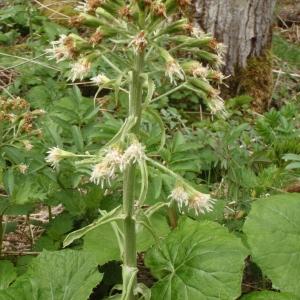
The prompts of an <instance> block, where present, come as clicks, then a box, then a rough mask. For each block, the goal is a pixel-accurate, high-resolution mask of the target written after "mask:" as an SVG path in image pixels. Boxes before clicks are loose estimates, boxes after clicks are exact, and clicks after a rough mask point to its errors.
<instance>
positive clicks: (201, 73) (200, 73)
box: [192, 63, 209, 79]
mask: <svg viewBox="0 0 300 300" xmlns="http://www.w3.org/2000/svg"><path fill="white" fill-rule="evenodd" d="M208 72H209V70H208V69H207V68H206V67H204V66H203V65H202V64H201V63H199V64H197V65H195V68H194V69H193V70H192V73H193V76H194V77H201V78H202V79H206V77H207V75H208Z"/></svg>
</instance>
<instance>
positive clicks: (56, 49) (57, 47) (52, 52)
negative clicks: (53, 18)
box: [45, 34, 74, 62]
mask: <svg viewBox="0 0 300 300" xmlns="http://www.w3.org/2000/svg"><path fill="white" fill-rule="evenodd" d="M69 41H70V38H69V37H68V36H66V35H65V34H62V35H60V38H59V39H58V40H57V41H53V42H51V45H52V48H50V49H46V50H45V52H46V53H47V54H48V56H47V58H48V59H56V61H57V62H60V61H63V60H66V59H71V58H72V57H73V54H74V52H73V47H72V46H70V44H69Z"/></svg>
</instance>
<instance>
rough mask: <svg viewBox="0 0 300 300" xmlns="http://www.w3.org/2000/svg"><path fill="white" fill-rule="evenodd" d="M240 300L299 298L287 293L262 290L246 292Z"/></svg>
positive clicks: (290, 299) (286, 299)
mask: <svg viewBox="0 0 300 300" xmlns="http://www.w3.org/2000/svg"><path fill="white" fill-rule="evenodd" d="M241 300H299V298H298V297H296V296H294V295H291V294H287V293H276V292H270V291H263V292H254V293H250V294H247V295H245V296H243V297H242V298H241Z"/></svg>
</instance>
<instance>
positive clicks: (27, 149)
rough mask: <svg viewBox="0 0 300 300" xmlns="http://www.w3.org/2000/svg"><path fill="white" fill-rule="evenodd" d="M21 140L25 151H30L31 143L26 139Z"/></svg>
mask: <svg viewBox="0 0 300 300" xmlns="http://www.w3.org/2000/svg"><path fill="white" fill-rule="evenodd" d="M22 142H23V145H24V148H25V150H26V151H30V150H31V149H32V148H33V145H32V144H31V143H30V142H29V141H28V140H25V141H22Z"/></svg>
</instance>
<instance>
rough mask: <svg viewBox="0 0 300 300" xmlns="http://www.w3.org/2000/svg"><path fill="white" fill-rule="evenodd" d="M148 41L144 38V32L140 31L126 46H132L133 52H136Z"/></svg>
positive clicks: (144, 46) (143, 47) (141, 49)
mask: <svg viewBox="0 0 300 300" xmlns="http://www.w3.org/2000/svg"><path fill="white" fill-rule="evenodd" d="M147 44H148V42H147V40H146V38H145V32H144V31H141V32H140V33H139V34H138V35H136V36H135V37H134V38H133V40H132V41H131V42H130V43H129V45H128V47H131V46H132V47H133V50H134V53H135V54H137V53H139V52H141V51H143V50H144V49H145V48H146V46H147Z"/></svg>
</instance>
